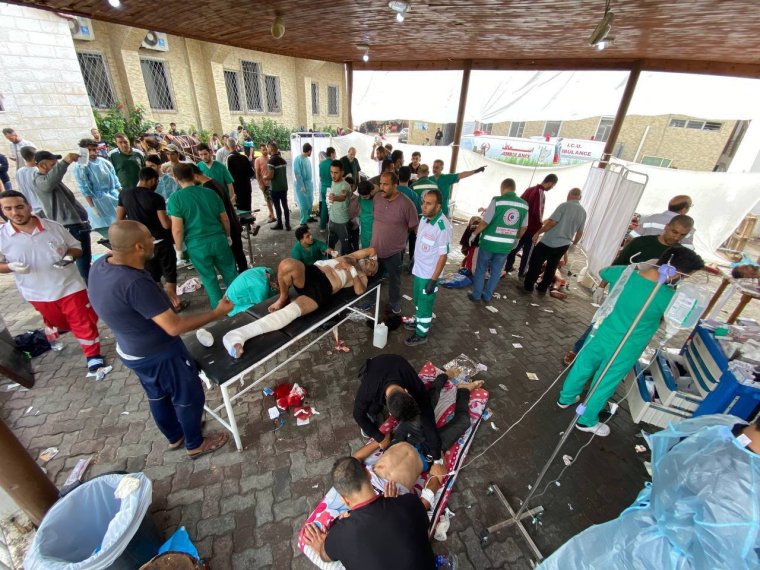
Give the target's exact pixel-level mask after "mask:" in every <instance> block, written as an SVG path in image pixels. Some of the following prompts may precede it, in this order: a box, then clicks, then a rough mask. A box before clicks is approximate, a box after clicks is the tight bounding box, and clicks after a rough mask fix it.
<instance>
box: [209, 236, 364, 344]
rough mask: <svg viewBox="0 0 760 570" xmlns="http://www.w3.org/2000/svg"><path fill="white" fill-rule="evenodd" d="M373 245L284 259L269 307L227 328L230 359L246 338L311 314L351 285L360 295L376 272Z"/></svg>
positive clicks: (225, 341) (225, 340)
mask: <svg viewBox="0 0 760 570" xmlns="http://www.w3.org/2000/svg"><path fill="white" fill-rule="evenodd" d="M377 267H378V265H377V259H376V258H375V250H374V249H373V248H367V249H362V250H359V251H357V252H354V253H352V254H350V255H344V256H342V257H338V258H336V259H330V260H326V261H320V262H317V263H315V264H314V265H304V264H303V263H302V262H300V261H298V260H296V259H290V258H289V259H284V260H282V262H280V265H279V267H278V268H277V281H278V286H279V291H280V296H279V298H278V299H277V301H275V302H274V303H273V304H272V305H271V306H270V307H269V313H270V314H268V315H266V316H264V317H262V318H260V319H258V320H257V321H255V322H253V323H250V324H248V325H246V326H244V327H240V328H238V329H234V330H231V331H229V332H228V333H227V334H225V335H224V338H223V342H224V347H225V348H226V349H227V352H228V353H229V354H230V356H232V357H233V358H240V356H242V354H243V346H244V345H245V343H246V341H248V340H250V339H252V338H254V337H256V336H259V335H262V334H265V333H268V332H271V331H276V330H280V329H282V328H283V327H285V326H287V325H289V324H290V323H292V322H293V321H295V320H296V319H297V318H298V317H300V316H302V315H308V314H309V313H313V312H314V311H316V310H317V309H319V308H320V307H323V306H325V305H326V304H328V303H329V302H330V299H331V298H332V296H333V295H335V294H337V293H338V292H340V291H342V290H343V289H347V288H352V289H353V290H354V293H356V294H357V295H361V294H362V293H364V292H365V291H366V290H367V285H368V280H369V278H370V277H372V276H373V275H375V274H376V273H377ZM291 286H293V287H294V288H295V290H296V292H297V293H298V296H297V297H296V298H295V299H293V300H292V301H290V300H289V298H288V290H289V289H290V287H291Z"/></svg>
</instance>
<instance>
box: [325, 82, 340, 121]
mask: <svg viewBox="0 0 760 570" xmlns="http://www.w3.org/2000/svg"><path fill="white" fill-rule="evenodd" d="M327 114H328V115H337V114H338V88H337V87H336V86H335V85H330V86H328V87H327Z"/></svg>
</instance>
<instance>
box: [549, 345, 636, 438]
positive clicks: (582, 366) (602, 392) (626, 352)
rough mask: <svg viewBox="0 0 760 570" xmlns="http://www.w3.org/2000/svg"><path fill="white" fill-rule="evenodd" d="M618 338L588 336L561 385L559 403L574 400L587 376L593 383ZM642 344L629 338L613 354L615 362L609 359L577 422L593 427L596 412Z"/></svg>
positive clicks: (599, 409) (612, 392)
mask: <svg viewBox="0 0 760 570" xmlns="http://www.w3.org/2000/svg"><path fill="white" fill-rule="evenodd" d="M619 342H620V339H619V338H616V339H610V338H606V339H601V338H599V337H596V338H590V339H589V340H588V341H587V342H586V344H585V345H584V346H583V349H582V352H581V353H580V354H579V355H578V358H576V359H575V362H573V367H572V368H571V369H570V373H569V374H568V375H567V378H565V383H564V384H563V385H562V392H560V394H559V403H560V404H573V403H574V402H575V398H576V397H577V396H579V395H580V393H581V392H582V391H583V387H584V386H585V385H586V382H588V380H589V379H590V378H591V379H592V380H591V384H590V386H593V385H595V383H596V381H597V379H598V378H599V375H600V374H601V373H602V370H604V367H605V366H606V365H607V363H608V362H609V360H610V358H611V357H612V354H613V353H614V352H615V350H616V349H617V345H618V343H619ZM644 347H646V345H644ZM644 347H641V345H640V343H637V342H635V341H634V342H631V340H630V339H629V341H628V343H627V344H626V345H623V349H622V350H621V351H620V353H619V354H618V355H617V358H615V362H613V363H612V366H610V369H609V370H608V371H607V374H605V375H604V378H602V382H601V384H600V385H599V386H598V387H597V388H596V391H595V392H594V393H593V394H592V395H591V398H590V399H589V401H588V403H587V404H586V411H585V413H584V414H583V415H582V416H581V417H580V418H579V419H578V423H579V424H580V425H582V426H585V427H592V426H595V425H596V424H597V423H599V412H600V411H602V409H604V406H605V405H606V404H607V400H609V399H610V398H611V397H612V395H613V394H614V393H615V389H616V388H617V385H618V384H620V382H621V381H622V380H623V378H625V375H626V374H628V372H629V371H630V370H631V368H633V365H634V364H636V361H637V360H638V358H639V356H641V353H642V351H643V350H644Z"/></svg>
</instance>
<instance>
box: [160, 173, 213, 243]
mask: <svg viewBox="0 0 760 570" xmlns="http://www.w3.org/2000/svg"><path fill="white" fill-rule="evenodd" d="M166 211H167V212H168V213H169V215H170V216H174V217H175V218H182V222H183V225H184V236H185V243H186V244H187V246H188V247H191V246H192V245H197V244H200V243H201V242H202V241H203V240H205V239H209V238H219V237H221V238H224V237H225V232H224V226H222V222H221V220H220V219H219V215H220V214H224V213H225V211H224V203H223V202H222V199H221V198H220V197H219V196H217V194H216V192H214V191H213V190H209V189H208V188H204V187H203V186H187V187H186V188H181V189H179V190H177V191H176V192H175V193H174V194H172V195H171V196H169V202H168V204H167V206H166Z"/></svg>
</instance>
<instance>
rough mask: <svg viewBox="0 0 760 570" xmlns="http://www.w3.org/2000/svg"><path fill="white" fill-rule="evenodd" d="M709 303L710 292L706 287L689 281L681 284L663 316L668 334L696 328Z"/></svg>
mask: <svg viewBox="0 0 760 570" xmlns="http://www.w3.org/2000/svg"><path fill="white" fill-rule="evenodd" d="M709 303H710V293H709V292H708V291H707V290H705V289H704V288H702V287H699V286H698V285H695V284H694V283H689V282H686V283H682V284H680V285H679V286H678V289H676V294H675V295H674V296H673V300H671V301H670V305H668V308H667V309H666V310H665V315H664V316H663V318H664V319H665V330H666V333H667V336H672V335H674V334H675V333H676V332H678V331H680V330H687V329H692V328H694V326H695V325H696V324H697V321H699V317H701V316H702V313H704V311H705V309H706V308H707V305H708V304H709Z"/></svg>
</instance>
